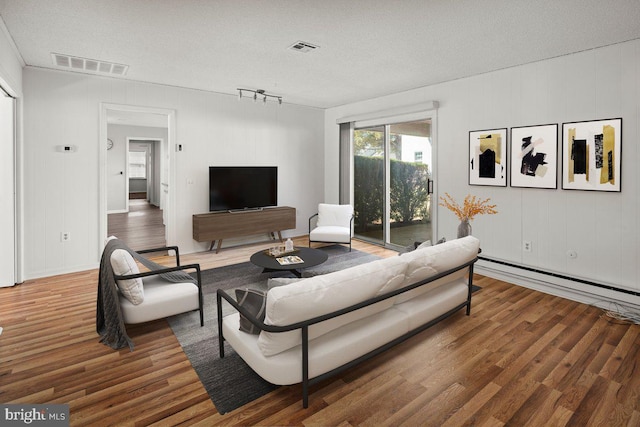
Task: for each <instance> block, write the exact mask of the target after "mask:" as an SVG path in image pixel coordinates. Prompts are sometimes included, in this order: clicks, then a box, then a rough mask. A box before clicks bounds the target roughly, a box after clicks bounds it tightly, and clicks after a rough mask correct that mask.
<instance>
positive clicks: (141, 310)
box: [119, 276, 237, 326]
mask: <svg viewBox="0 0 640 427" xmlns="http://www.w3.org/2000/svg"><path fill="white" fill-rule="evenodd" d="M119 298H120V308H121V310H122V317H123V319H124V322H125V323H142V322H148V321H151V320H156V319H158V318H160V317H168V316H173V315H175V314H180V313H185V312H187V311H191V310H197V309H198V308H199V307H200V305H199V299H198V286H197V285H196V284H195V283H191V282H183V283H173V282H168V281H166V280H164V279H163V278H161V277H159V276H151V277H145V278H144V301H143V302H142V303H140V304H138V305H133V304H132V303H131V301H129V300H128V299H126V298H125V297H124V296H123V295H122V293H120V296H119ZM236 326H237V323H236Z"/></svg>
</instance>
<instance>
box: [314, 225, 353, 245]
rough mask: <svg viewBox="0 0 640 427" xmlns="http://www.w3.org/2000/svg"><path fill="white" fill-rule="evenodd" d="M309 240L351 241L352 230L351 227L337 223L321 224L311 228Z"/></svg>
mask: <svg viewBox="0 0 640 427" xmlns="http://www.w3.org/2000/svg"><path fill="white" fill-rule="evenodd" d="M309 240H310V241H312V242H336V243H349V241H350V240H351V232H350V230H349V227H340V226H337V225H325V226H321V227H320V226H319V227H316V228H314V229H313V230H311V233H309Z"/></svg>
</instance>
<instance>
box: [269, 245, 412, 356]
mask: <svg viewBox="0 0 640 427" xmlns="http://www.w3.org/2000/svg"><path fill="white" fill-rule="evenodd" d="M402 258H404V257H391V258H387V259H382V260H378V261H373V262H370V263H366V264H361V265H357V266H355V267H351V268H347V269H345V270H341V271H336V272H333V273H329V274H325V275H321V276H315V277H311V278H308V279H304V280H301V281H299V282H297V283H293V284H290V285H287V286H281V287H276V288H273V289H271V290H269V292H268V293H267V308H266V316H265V323H266V324H268V325H275V326H287V325H291V324H294V323H297V322H300V321H303V320H307V319H311V318H314V317H318V316H321V315H323V314H327V313H331V312H334V311H337V310H340V309H342V308H345V307H349V306H351V305H354V304H357V303H359V302H362V301H365V300H367V299H370V298H374V297H376V296H379V295H383V294H385V293H387V292H391V291H393V290H396V289H398V287H400V286H401V285H402V283H403V282H404V279H405V275H404V273H405V270H406V268H407V264H406V262H404V261H403V259H402ZM392 305H393V298H389V299H387V300H384V301H381V302H379V303H376V304H374V305H371V306H369V307H366V308H364V309H361V310H357V311H354V312H351V313H348V314H345V315H342V316H339V317H336V318H332V319H330V320H327V321H325V322H321V323H318V324H316V325H313V326H311V327H310V328H309V338H310V339H314V338H316V337H319V336H321V335H323V334H326V333H327V332H330V331H332V330H334V329H336V328H339V327H341V326H343V325H345V324H347V323H350V322H353V321H355V320H358V319H362V318H364V317H367V316H370V315H372V314H374V313H378V312H380V311H383V310H385V309H387V308H389V307H390V306H392ZM300 342H301V339H300V331H299V330H296V331H290V332H282V333H270V332H265V331H262V332H261V333H260V337H259V339H258V346H259V348H260V350H261V351H262V353H263V354H264V355H265V356H269V355H274V354H277V353H280V352H282V351H284V350H287V349H289V348H291V347H294V346H296V345H298V344H300Z"/></svg>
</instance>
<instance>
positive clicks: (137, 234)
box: [107, 199, 166, 250]
mask: <svg viewBox="0 0 640 427" xmlns="http://www.w3.org/2000/svg"><path fill="white" fill-rule="evenodd" d="M107 218H108V225H107V235H108V236H116V237H118V238H119V239H120V240H122V241H124V242H125V243H126V244H127V245H129V247H130V248H131V249H134V250H140V249H149V248H158V247H163V246H166V241H165V228H164V224H163V223H162V210H161V209H160V208H158V207H157V206H153V205H152V204H150V203H149V202H148V201H147V200H144V199H131V200H129V212H128V213H115V214H109V215H107Z"/></svg>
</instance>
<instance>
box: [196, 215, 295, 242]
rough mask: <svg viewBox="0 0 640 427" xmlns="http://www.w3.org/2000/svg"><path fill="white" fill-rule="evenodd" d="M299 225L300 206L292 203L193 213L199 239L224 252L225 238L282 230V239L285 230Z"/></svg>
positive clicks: (280, 233)
mask: <svg viewBox="0 0 640 427" xmlns="http://www.w3.org/2000/svg"><path fill="white" fill-rule="evenodd" d="M293 228H296V209H295V208H292V207H289V206H279V207H274V208H264V209H260V210H246V211H230V212H210V213H206V214H197V215H193V239H194V240H195V241H197V242H211V246H210V247H209V250H213V248H214V246H215V244H216V242H218V246H217V248H216V253H218V252H220V247H221V246H222V240H223V239H229V238H233V237H243V236H251V235H255V234H261V233H269V234H270V235H271V236H272V237H273V236H274V233H278V238H279V239H280V241H282V230H289V229H293Z"/></svg>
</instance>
